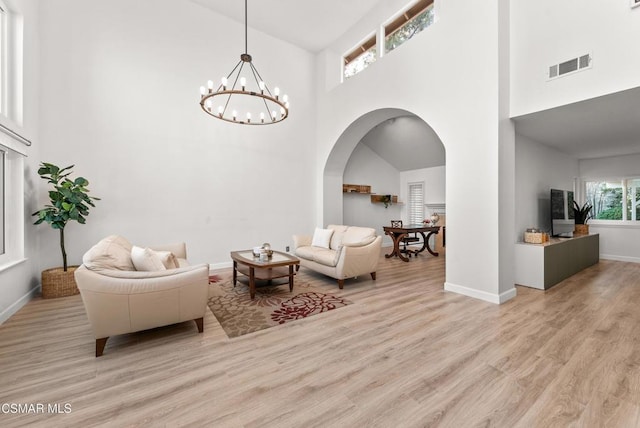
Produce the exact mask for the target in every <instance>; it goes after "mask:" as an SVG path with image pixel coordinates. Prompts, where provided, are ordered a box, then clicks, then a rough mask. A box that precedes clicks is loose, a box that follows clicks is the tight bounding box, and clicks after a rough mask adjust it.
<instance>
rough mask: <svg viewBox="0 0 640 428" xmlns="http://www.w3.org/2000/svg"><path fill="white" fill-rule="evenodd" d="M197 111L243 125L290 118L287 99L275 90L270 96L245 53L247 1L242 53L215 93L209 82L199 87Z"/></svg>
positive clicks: (267, 122) (249, 56)
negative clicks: (200, 110) (198, 108)
mask: <svg viewBox="0 0 640 428" xmlns="http://www.w3.org/2000/svg"><path fill="white" fill-rule="evenodd" d="M243 71H244V73H243ZM200 107H202V110H204V112H205V113H207V114H209V115H211V116H213V117H215V118H217V119H221V120H224V121H226V122H232V123H239V124H242V125H271V124H273V123H278V122H282V121H283V120H285V119H286V118H287V116H289V97H288V96H287V95H283V96H282V97H281V96H280V88H278V87H275V88H273V92H271V90H270V89H269V87H268V86H267V84H266V83H265V81H264V79H263V78H262V76H260V73H259V72H258V69H257V68H256V67H255V66H254V65H253V62H252V58H251V55H249V54H248V53H247V0H244V53H243V54H242V55H240V61H239V62H238V63H237V64H236V66H235V67H233V70H231V73H229V74H228V75H227V76H226V77H223V78H222V79H220V84H219V86H218V87H217V88H216V89H214V83H213V81H212V80H209V81H208V82H207V86H206V87H204V86H201V87H200ZM254 114H255V116H254Z"/></svg>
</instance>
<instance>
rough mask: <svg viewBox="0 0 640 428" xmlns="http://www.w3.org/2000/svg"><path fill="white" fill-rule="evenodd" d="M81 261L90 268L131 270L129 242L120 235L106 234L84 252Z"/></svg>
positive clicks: (132, 267)
mask: <svg viewBox="0 0 640 428" xmlns="http://www.w3.org/2000/svg"><path fill="white" fill-rule="evenodd" d="M82 263H83V264H84V265H85V266H86V267H87V269H90V270H102V269H108V270H111V269H116V270H126V271H132V270H134V266H133V263H131V244H130V243H129V241H127V240H126V239H125V238H123V237H122V236H118V235H111V236H107V237H106V238H104V239H102V240H101V241H100V242H98V243H97V244H96V245H94V246H93V247H91V249H89V251H87V252H86V253H85V254H84V256H83V257H82Z"/></svg>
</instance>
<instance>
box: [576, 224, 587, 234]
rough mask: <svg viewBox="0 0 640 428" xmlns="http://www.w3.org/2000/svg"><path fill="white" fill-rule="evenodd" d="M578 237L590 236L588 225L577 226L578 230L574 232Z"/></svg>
mask: <svg viewBox="0 0 640 428" xmlns="http://www.w3.org/2000/svg"><path fill="white" fill-rule="evenodd" d="M574 233H575V234H576V235H588V234H589V225H588V224H576V229H575V231H574Z"/></svg>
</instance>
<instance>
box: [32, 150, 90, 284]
mask: <svg viewBox="0 0 640 428" xmlns="http://www.w3.org/2000/svg"><path fill="white" fill-rule="evenodd" d="M74 166H75V165H71V166H67V167H65V168H60V167H58V166H56V165H54V164H51V163H46V162H42V163H41V164H40V168H39V169H38V175H40V177H41V178H42V179H43V180H47V183H49V184H52V185H53V190H50V191H49V199H50V200H51V203H50V204H48V205H45V206H44V208H42V209H41V210H39V211H36V212H35V213H33V214H32V215H34V216H37V217H38V219H37V220H36V221H35V222H34V224H40V223H43V222H46V223H49V224H50V225H51V227H52V228H53V229H57V230H59V231H60V249H61V250H62V262H63V267H64V271H65V272H66V271H67V252H66V250H65V247H64V228H65V227H66V226H67V223H68V222H69V221H71V220H74V221H77V222H78V223H80V224H85V222H86V217H87V215H89V207H95V205H94V204H93V201H99V200H100V198H96V197H93V196H89V195H88V193H89V189H88V188H87V186H88V185H89V181H88V180H87V179H86V178H83V177H78V178H76V179H74V180H72V179H71V178H69V176H70V175H71V168H73V167H74Z"/></svg>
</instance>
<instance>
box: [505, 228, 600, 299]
mask: <svg viewBox="0 0 640 428" xmlns="http://www.w3.org/2000/svg"><path fill="white" fill-rule="evenodd" d="M598 261H600V235H598V234H594V235H574V236H573V237H572V238H551V239H550V240H549V242H545V243H544V244H527V243H525V242H518V243H516V248H515V264H516V269H515V282H516V284H518V285H524V286H527V287H533V288H538V289H540V290H546V289H549V288H551V287H553V286H554V285H556V284H557V283H559V282H561V281H563V280H565V279H567V278H569V277H570V276H571V275H573V274H576V273H578V272H580V271H581V270H583V269H586V268H588V267H589V266H592V265H594V264H596V263H598Z"/></svg>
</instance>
